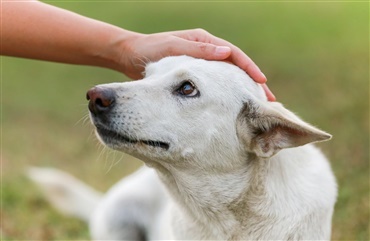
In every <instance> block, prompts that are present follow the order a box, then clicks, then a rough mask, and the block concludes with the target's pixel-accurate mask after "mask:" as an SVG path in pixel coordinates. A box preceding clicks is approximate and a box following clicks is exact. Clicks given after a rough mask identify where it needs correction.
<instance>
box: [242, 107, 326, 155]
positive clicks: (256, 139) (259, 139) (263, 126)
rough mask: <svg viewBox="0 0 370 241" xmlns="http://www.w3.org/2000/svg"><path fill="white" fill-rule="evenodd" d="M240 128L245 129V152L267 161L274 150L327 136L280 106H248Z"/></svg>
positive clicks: (244, 110)
mask: <svg viewBox="0 0 370 241" xmlns="http://www.w3.org/2000/svg"><path fill="white" fill-rule="evenodd" d="M241 116H242V118H244V121H242V123H243V125H246V126H244V127H243V128H248V130H249V131H248V133H249V135H248V137H247V138H248V139H249V140H248V141H247V142H246V143H248V145H249V147H248V149H249V150H250V151H252V152H254V153H255V154H256V155H257V156H259V157H263V158H268V157H271V156H273V155H274V154H276V153H277V152H278V151H280V150H282V149H285V148H291V147H297V146H302V145H305V144H308V143H312V142H317V141H324V140H328V139H330V138H331V135H329V134H327V133H325V132H323V131H321V130H319V129H317V128H315V127H313V126H311V125H309V124H308V123H306V122H304V121H302V120H300V119H299V118H298V117H297V116H295V115H294V114H293V113H292V112H290V111H288V110H287V109H285V108H284V107H283V106H282V105H276V104H273V105H272V106H270V105H265V104H264V103H262V105H259V106H257V105H255V104H254V105H251V103H248V107H245V108H244V109H243V112H242V113H241Z"/></svg>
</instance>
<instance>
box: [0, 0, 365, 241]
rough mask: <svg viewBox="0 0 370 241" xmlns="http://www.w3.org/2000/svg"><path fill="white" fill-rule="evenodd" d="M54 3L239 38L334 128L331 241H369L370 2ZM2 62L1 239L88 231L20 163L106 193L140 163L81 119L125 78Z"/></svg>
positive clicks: (307, 110)
mask: <svg viewBox="0 0 370 241" xmlns="http://www.w3.org/2000/svg"><path fill="white" fill-rule="evenodd" d="M49 2H50V3H51V4H54V5H56V6H60V7H63V8H66V9H70V10H72V11H75V12H78V13H80V14H83V15H86V16H89V17H92V18H96V19H100V20H102V21H106V22H109V23H112V24H115V25H118V26H121V27H124V28H126V29H130V30H135V31H138V32H144V33H150V32H158V31H168V30H176V29H188V28H196V27H202V28H204V29H206V30H208V31H210V32H211V33H213V34H215V35H217V36H220V37H222V38H225V39H227V40H229V41H231V42H233V43H234V44H236V45H238V46H239V47H240V48H242V49H243V50H244V51H245V52H246V53H248V54H249V55H250V56H251V57H252V59H253V60H255V62H256V63H258V65H259V66H260V67H261V69H262V70H263V71H264V72H265V74H266V75H267V77H268V79H269V86H270V88H271V89H272V90H273V91H274V93H275V94H276V96H277V97H278V100H279V101H280V102H282V103H284V104H285V105H286V106H287V107H288V108H290V109H291V110H293V111H295V112H297V113H298V114H299V115H300V116H302V117H303V118H304V119H305V120H307V121H308V122H310V123H313V124H315V125H317V126H319V127H320V128H322V129H323V130H326V131H328V132H329V133H331V134H333V136H334V138H333V140H332V141H330V142H327V143H323V144H320V145H319V146H320V148H321V149H322V150H323V151H324V153H325V154H326V155H327V156H328V157H329V158H330V160H331V164H332V167H333V170H334V172H335V175H336V177H337V179H338V183H339V197H338V201H337V205H336V209H335V214H334V218H333V235H332V238H333V240H369V238H370V237H369V24H368V23H369V3H365V2H362V3H361V2H357V3H350V2H340V3H339V2H325V3H323V2H322V3H320V2H298V1H297V2H203V1H202V2H188V3H187V2H156V3H151V2H117V1H100V2H90V1H75V2H74V1H61V2H59V1H56V2H53V1H49ZM1 67H2V70H1V81H2V103H1V107H2V113H1V122H2V143H1V145H2V153H1V156H2V159H1V165H2V185H1V188H2V196H1V201H2V206H1V213H0V215H1V227H0V228H1V229H0V231H1V235H2V239H3V240H31V239H32V240H68V239H70V240H77V239H81V240H82V239H88V238H89V236H88V230H87V226H86V225H85V224H84V223H82V222H80V221H78V220H75V219H71V218H68V217H64V216H62V215H60V214H58V213H57V212H55V211H54V210H53V209H52V208H50V206H49V205H48V204H47V203H46V202H45V201H44V199H43V197H42V195H41V194H40V192H39V191H38V190H37V189H36V188H35V187H34V186H33V185H32V183H30V182H29V180H28V179H27V178H26V177H25V176H24V170H25V168H26V167H27V166H30V165H37V166H52V167H56V168H60V169H63V170H66V171H68V172H70V173H72V174H74V175H76V176H78V177H79V178H81V179H82V180H84V181H85V182H87V183H89V184H91V185H92V186H94V187H95V188H97V189H98V190H101V191H105V190H107V189H108V188H109V187H110V186H111V185H112V184H113V183H115V182H116V181H118V180H119V179H120V178H121V177H122V176H124V175H127V174H128V173H130V172H132V171H133V170H135V169H136V168H137V167H138V166H139V165H141V163H140V161H138V160H135V159H133V158H132V157H130V156H127V155H125V154H121V153H117V152H113V151H109V150H104V149H103V148H102V147H101V145H100V144H99V143H98V142H97V140H96V139H95V137H94V135H93V133H92V127H91V125H90V124H89V122H88V121H84V119H85V118H84V117H85V116H86V114H87V108H86V100H85V92H86V90H88V89H89V88H90V87H92V86H94V85H96V84H100V83H105V82H113V81H123V80H126V79H127V78H125V77H124V76H122V75H120V74H119V73H116V72H113V71H110V70H104V69H99V68H92V67H81V66H71V65H63V64H55V63H47V62H40V61H32V60H24V59H16V58H8V57H2V63H1Z"/></svg>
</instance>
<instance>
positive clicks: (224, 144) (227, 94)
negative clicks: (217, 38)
mask: <svg viewBox="0 0 370 241" xmlns="http://www.w3.org/2000/svg"><path fill="white" fill-rule="evenodd" d="M87 98H88V99H89V100H90V101H89V109H90V112H91V118H92V121H93V123H94V124H95V126H96V131H97V133H98V136H99V137H100V139H101V140H102V142H103V143H105V144H106V145H107V146H109V147H111V148H113V149H117V150H121V151H124V152H127V153H130V154H132V155H134V156H136V157H139V158H141V159H143V160H144V161H149V160H150V161H159V162H167V163H173V164H178V165H181V164H183V163H186V165H196V166H201V167H207V165H209V166H210V167H213V168H217V167H221V166H223V167H224V166H229V165H230V164H231V163H227V162H225V160H235V161H239V160H238V159H240V158H238V157H240V155H244V154H245V153H254V154H255V155H256V156H259V157H262V158H267V157H270V156H272V155H274V154H275V153H277V152H278V151H279V150H281V149H284V148H290V147H296V146H300V145H305V144H307V143H310V142H316V141H322V140H327V139H329V138H330V135H329V134H327V133H325V132H323V131H320V130H318V129H316V128H314V127H312V126H310V125H309V124H307V123H305V122H303V121H302V120H300V119H299V118H298V117H297V116H295V115H294V114H293V113H291V112H290V111H288V110H286V109H285V108H284V107H283V106H282V105H281V104H278V103H271V102H268V101H267V99H266V97H265V93H264V91H263V90H262V88H261V87H260V86H259V85H258V84H256V83H255V82H254V81H253V80H252V79H251V78H250V77H249V76H248V75H247V74H245V73H244V71H242V70H241V69H239V68H237V67H236V66H234V65H232V64H228V63H224V62H217V61H205V60H201V59H194V58H191V57H187V56H181V57H167V58H164V59H162V60H160V61H159V62H156V63H150V64H148V65H147V67H146V70H145V78H144V79H142V80H140V81H136V82H128V83H112V84H105V85H99V86H96V87H95V88H93V89H91V90H90V91H89V92H88V94H87Z"/></svg>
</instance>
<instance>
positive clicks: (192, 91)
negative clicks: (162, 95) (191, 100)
mask: <svg viewBox="0 0 370 241" xmlns="http://www.w3.org/2000/svg"><path fill="white" fill-rule="evenodd" d="M177 93H178V94H180V95H183V96H186V97H195V96H198V95H199V91H198V90H197V89H196V88H195V86H194V84H193V83H191V82H190V81H185V82H184V83H183V84H182V85H181V86H180V88H178V89H177Z"/></svg>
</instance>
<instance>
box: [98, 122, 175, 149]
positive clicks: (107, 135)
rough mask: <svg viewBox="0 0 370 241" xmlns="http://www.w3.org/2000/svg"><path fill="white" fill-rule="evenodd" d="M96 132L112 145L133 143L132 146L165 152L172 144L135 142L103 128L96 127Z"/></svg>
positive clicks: (151, 141) (153, 141) (147, 141)
mask: <svg viewBox="0 0 370 241" xmlns="http://www.w3.org/2000/svg"><path fill="white" fill-rule="evenodd" d="M96 130H97V132H98V134H99V136H100V137H101V138H102V139H103V141H104V142H105V143H112V141H114V142H117V141H118V142H120V143H131V144H137V143H142V144H145V145H147V146H152V147H155V148H161V149H164V150H168V149H169V148H170V144H168V143H166V142H162V141H155V140H135V139H131V138H129V137H127V136H125V135H123V134H120V133H117V132H115V131H112V130H108V129H106V128H104V127H102V126H96Z"/></svg>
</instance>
